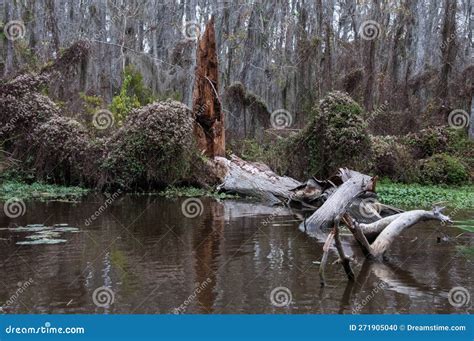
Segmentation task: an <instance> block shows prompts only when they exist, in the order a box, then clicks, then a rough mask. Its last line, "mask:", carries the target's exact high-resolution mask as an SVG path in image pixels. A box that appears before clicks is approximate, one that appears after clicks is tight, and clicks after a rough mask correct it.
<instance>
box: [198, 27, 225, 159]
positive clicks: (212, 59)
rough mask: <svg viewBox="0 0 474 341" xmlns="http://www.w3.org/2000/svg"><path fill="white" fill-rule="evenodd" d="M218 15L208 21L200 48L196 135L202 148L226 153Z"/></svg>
mask: <svg viewBox="0 0 474 341" xmlns="http://www.w3.org/2000/svg"><path fill="white" fill-rule="evenodd" d="M218 76H219V68H218V64H217V50H216V34H215V31H214V18H211V20H209V22H208V23H207V25H206V30H205V32H204V35H203V36H202V38H200V39H199V40H198V46H197V50H196V71H195V82H194V90H193V114H194V118H195V121H194V136H195V137H196V142H197V147H198V149H199V150H200V151H201V152H202V153H204V154H205V155H207V156H209V157H213V156H224V155H225V130H224V113H223V111H222V106H221V101H220V99H219V94H218V92H217V91H218V89H219V77H218Z"/></svg>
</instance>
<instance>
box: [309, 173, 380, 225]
mask: <svg viewBox="0 0 474 341" xmlns="http://www.w3.org/2000/svg"><path fill="white" fill-rule="evenodd" d="M339 176H340V178H341V180H342V181H344V182H343V184H342V185H340V186H339V187H338V188H337V190H336V191H335V192H334V193H333V194H332V195H331V196H330V197H329V198H328V199H327V200H326V201H325V202H324V204H323V205H322V206H321V207H320V208H319V209H318V210H316V212H314V213H313V215H311V217H309V218H308V219H306V222H305V224H302V225H301V226H300V229H301V230H303V229H304V227H305V226H306V230H307V231H308V232H309V233H317V232H318V231H319V230H321V229H324V228H329V227H331V226H332V224H333V222H334V219H335V218H336V217H337V216H338V215H343V214H344V213H345V210H346V208H347V207H348V206H349V204H351V203H352V201H353V200H354V198H356V197H358V196H359V195H360V194H361V193H364V192H367V191H375V183H376V179H375V178H372V177H370V176H368V175H364V174H361V173H359V172H356V171H352V170H348V169H342V168H341V169H340V170H339Z"/></svg>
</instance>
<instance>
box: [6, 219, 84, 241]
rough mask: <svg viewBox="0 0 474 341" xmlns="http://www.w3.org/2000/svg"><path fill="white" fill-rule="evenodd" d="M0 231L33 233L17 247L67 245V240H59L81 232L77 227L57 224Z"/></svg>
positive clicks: (33, 225) (34, 225) (35, 225)
mask: <svg viewBox="0 0 474 341" xmlns="http://www.w3.org/2000/svg"><path fill="white" fill-rule="evenodd" d="M0 231H8V232H11V233H32V234H29V235H27V236H25V237H24V238H25V240H22V241H19V242H16V245H53V244H60V243H66V242H67V240H66V239H60V238H59V237H61V235H62V234H63V233H66V232H70V233H77V232H80V231H79V229H78V228H77V227H72V226H69V225H68V224H56V225H53V226H46V225H43V224H31V225H26V226H19V227H11V228H10V227H9V228H0Z"/></svg>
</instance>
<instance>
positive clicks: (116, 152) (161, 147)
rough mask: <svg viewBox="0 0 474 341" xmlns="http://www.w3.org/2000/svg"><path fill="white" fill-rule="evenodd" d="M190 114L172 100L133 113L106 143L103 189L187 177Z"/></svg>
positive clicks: (191, 147)
mask: <svg viewBox="0 0 474 341" xmlns="http://www.w3.org/2000/svg"><path fill="white" fill-rule="evenodd" d="M193 141H194V140H193V118H192V113H191V111H190V110H189V108H188V107H186V106H185V105H184V104H182V103H180V102H176V101H172V100H168V101H166V102H156V103H153V104H149V105H147V106H145V107H143V108H140V109H137V110H134V111H132V112H131V113H130V116H129V117H128V119H127V120H126V121H125V123H124V125H123V127H122V128H120V129H119V130H118V131H117V132H116V133H115V134H114V135H113V136H112V137H111V138H110V140H109V141H108V142H107V145H106V149H107V155H106V156H105V159H104V161H103V163H102V169H103V170H104V171H105V172H106V176H105V178H104V179H103V180H102V183H103V184H104V185H107V184H114V183H116V184H118V185H120V186H122V187H125V188H130V187H144V186H145V187H148V186H152V185H164V184H171V183H174V182H177V181H180V180H183V179H185V178H186V177H187V176H188V175H189V171H190V167H191V159H192V157H193V156H194V144H193Z"/></svg>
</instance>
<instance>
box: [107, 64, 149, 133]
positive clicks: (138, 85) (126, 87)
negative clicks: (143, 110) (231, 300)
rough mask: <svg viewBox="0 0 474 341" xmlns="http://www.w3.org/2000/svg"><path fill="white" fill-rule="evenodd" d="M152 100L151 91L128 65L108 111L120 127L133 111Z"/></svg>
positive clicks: (139, 75) (138, 74) (137, 73)
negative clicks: (118, 90)
mask: <svg viewBox="0 0 474 341" xmlns="http://www.w3.org/2000/svg"><path fill="white" fill-rule="evenodd" d="M153 100H154V98H153V96H152V92H151V90H150V89H149V88H147V87H146V86H145V85H144V84H143V76H142V75H141V74H140V72H138V70H136V69H135V68H134V67H133V66H132V65H128V66H127V67H126V68H125V72H124V77H123V83H122V86H121V87H120V92H119V94H118V95H117V96H114V97H113V98H112V103H111V104H110V108H109V109H110V111H112V113H113V114H114V116H115V121H116V122H117V123H118V125H122V123H123V121H124V120H125V118H126V117H127V116H128V115H129V114H130V112H131V111H132V110H133V109H136V108H139V107H141V106H144V105H147V104H149V103H151V102H153Z"/></svg>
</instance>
